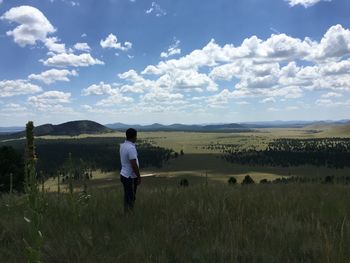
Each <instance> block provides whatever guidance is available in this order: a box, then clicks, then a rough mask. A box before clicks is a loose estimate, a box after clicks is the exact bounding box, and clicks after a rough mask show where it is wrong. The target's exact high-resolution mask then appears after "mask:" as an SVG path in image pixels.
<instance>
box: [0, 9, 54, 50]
mask: <svg viewBox="0 0 350 263" xmlns="http://www.w3.org/2000/svg"><path fill="white" fill-rule="evenodd" d="M0 18H1V19H3V20H8V21H10V22H15V23H17V24H19V25H18V26H17V27H16V28H15V29H13V30H10V31H8V32H7V33H6V34H7V35H8V36H12V37H13V39H14V41H15V42H16V43H17V44H18V45H20V46H21V47H25V46H26V45H34V44H35V43H36V42H37V41H38V40H39V41H42V42H45V40H46V38H47V35H48V34H50V33H54V32H55V31H56V29H55V28H54V27H53V26H52V24H51V23H50V21H49V20H48V19H47V18H46V17H45V15H44V14H43V13H42V12H41V11H40V10H38V9H37V8H35V7H32V6H26V5H23V6H19V7H13V8H11V9H10V10H9V11H7V12H6V13H4V14H3V15H2V16H1V17H0Z"/></svg>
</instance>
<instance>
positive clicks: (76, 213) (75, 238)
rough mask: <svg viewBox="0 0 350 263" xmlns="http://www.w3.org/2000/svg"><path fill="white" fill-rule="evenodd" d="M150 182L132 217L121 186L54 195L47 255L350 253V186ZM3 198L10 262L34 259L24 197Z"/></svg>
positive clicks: (182, 257)
mask: <svg viewBox="0 0 350 263" xmlns="http://www.w3.org/2000/svg"><path fill="white" fill-rule="evenodd" d="M152 180H155V179H152ZM150 182H152V181H147V179H145V180H144V182H143V185H142V187H141V188H140V191H139V192H138V196H137V204H136V209H135V212H134V213H133V214H131V215H129V216H125V215H124V214H123V211H122V195H121V188H120V186H116V188H113V189H93V190H92V192H90V193H89V194H90V198H89V199H86V200H85V199H81V198H80V200H79V194H78V193H77V194H74V196H73V201H71V199H70V196H69V195H68V194H61V195H59V196H58V195H57V193H48V194H46V197H45V198H46V203H47V206H46V209H45V212H44V214H43V225H42V226H41V232H42V233H43V236H44V245H43V249H42V258H43V262H349V261H350V250H349V249H348V248H349V246H350V221H349V216H350V206H349V203H350V191H349V190H350V189H349V187H348V186H342V185H319V184H314V185H308V184H303V185H298V184H287V185H274V184H272V185H251V186H229V185H227V184H221V183H216V184H210V185H209V186H205V184H201V185H199V184H198V185H194V186H192V185H190V186H189V187H187V188H180V187H178V186H176V184H175V182H174V184H156V183H153V182H152V183H150ZM78 200H79V201H78ZM0 201H1V203H0V262H25V261H26V260H25V249H24V242H23V238H26V236H27V235H28V226H27V224H28V223H27V222H26V221H25V220H24V197H23V196H15V197H13V196H12V197H10V196H8V195H5V196H2V197H1V199H0Z"/></svg>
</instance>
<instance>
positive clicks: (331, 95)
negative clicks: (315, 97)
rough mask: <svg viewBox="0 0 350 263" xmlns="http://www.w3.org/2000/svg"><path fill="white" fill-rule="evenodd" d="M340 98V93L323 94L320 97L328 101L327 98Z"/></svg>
mask: <svg viewBox="0 0 350 263" xmlns="http://www.w3.org/2000/svg"><path fill="white" fill-rule="evenodd" d="M341 96H342V94H340V93H336V92H328V93H325V94H323V95H322V96H321V97H322V98H325V99H328V98H339V97H341Z"/></svg>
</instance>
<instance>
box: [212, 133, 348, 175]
mask: <svg viewBox="0 0 350 263" xmlns="http://www.w3.org/2000/svg"><path fill="white" fill-rule="evenodd" d="M206 148H207V149H211V150H214V149H219V150H221V152H222V153H223V156H222V158H223V159H225V160H226V161H228V162H231V163H239V164H246V165H259V166H264V165H266V166H282V167H289V166H300V165H315V166H325V167H328V168H335V169H342V168H344V167H349V166H350V138H316V139H289V138H281V139H275V140H273V141H271V142H269V143H268V145H267V147H266V148H265V149H262V150H257V149H256V148H254V147H253V148H250V149H241V148H240V147H238V145H234V144H221V145H209V146H207V147H206Z"/></svg>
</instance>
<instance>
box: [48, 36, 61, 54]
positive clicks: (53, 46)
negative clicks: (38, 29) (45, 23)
mask: <svg viewBox="0 0 350 263" xmlns="http://www.w3.org/2000/svg"><path fill="white" fill-rule="evenodd" d="M58 41H59V39H58V38H56V37H48V38H46V39H45V40H44V44H45V46H46V47H47V49H48V50H49V51H51V52H54V53H65V52H66V45H65V44H62V43H57V42H58Z"/></svg>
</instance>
